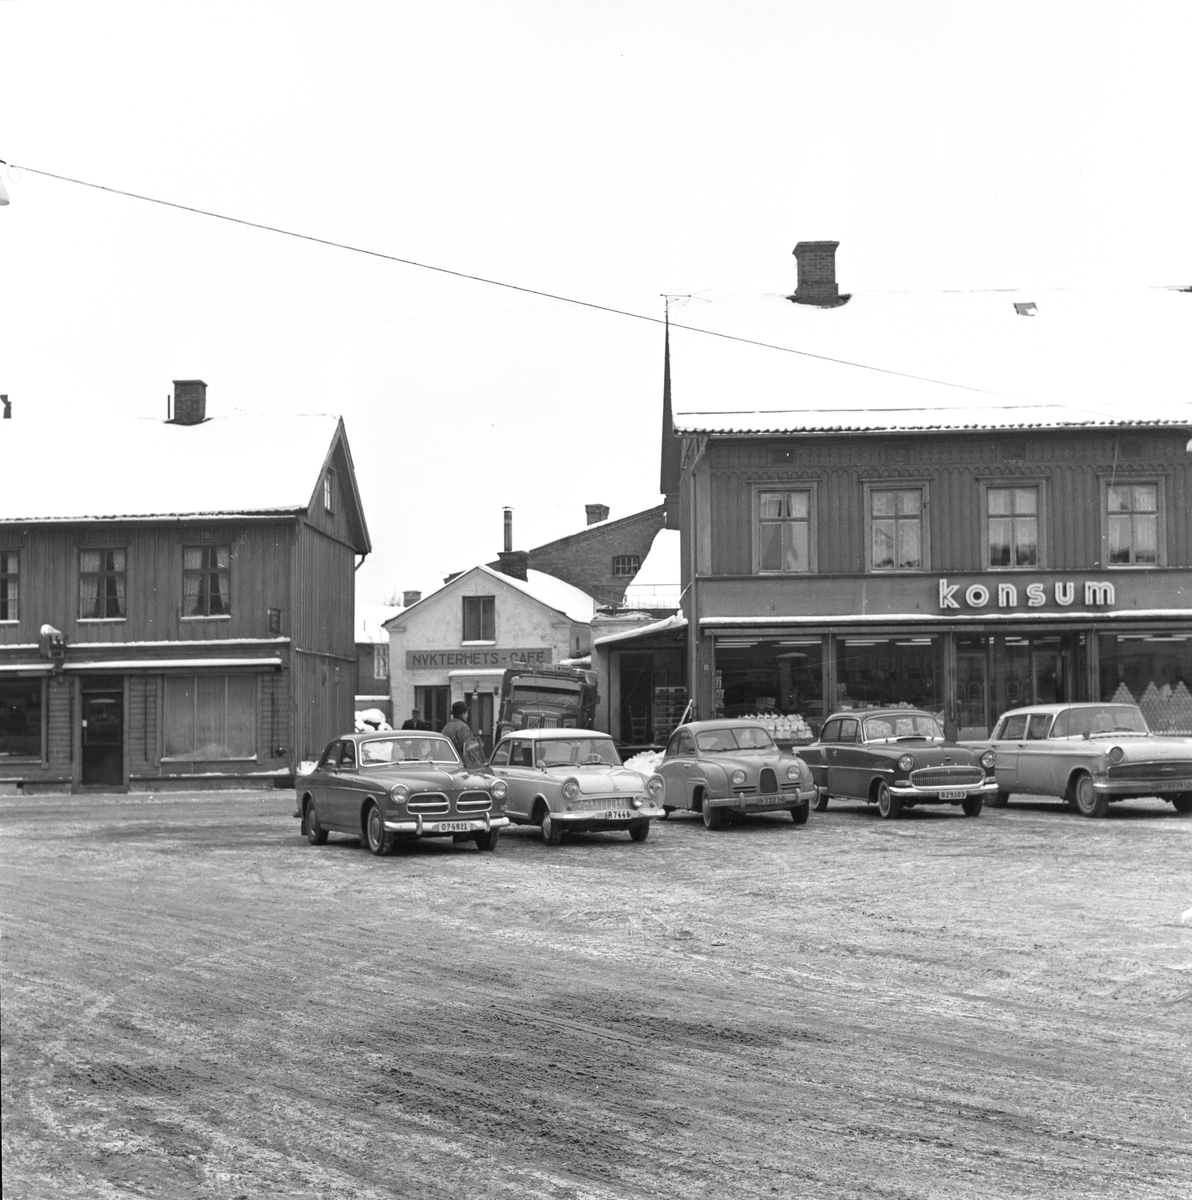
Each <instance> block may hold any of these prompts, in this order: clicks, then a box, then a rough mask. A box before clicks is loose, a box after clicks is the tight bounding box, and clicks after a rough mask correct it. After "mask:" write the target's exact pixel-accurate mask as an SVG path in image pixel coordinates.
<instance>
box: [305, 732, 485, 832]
mask: <svg viewBox="0 0 1192 1200" xmlns="http://www.w3.org/2000/svg"><path fill="white" fill-rule="evenodd" d="M465 748H466V747H465ZM296 786H297V794H298V808H297V810H296V811H295V813H294V816H296V817H299V818H301V820H302V831H303V833H305V834H306V837H307V840H308V841H309V842H310V844H311V845H312V846H321V845H322V844H323V843H324V842H325V841H326V840H327V834H328V833H348V834H352V835H353V836H355V837H358V838H360V841H361V844H362V845H365V846H367V847H368V849H369V850H371V851H372V852H373V854H379V855H384V854H390V853H391V852H392V851H393V849H394V847H395V846H396V844H397V843H398V841H403V840H408V839H412V838H425V837H443V838H448V837H449V838H453V839H455V840H456V841H473V842H475V843H476V845H477V846H479V847H480V849H481V850H495V849H496V848H497V838H498V836H499V835H500V832H501V829H502V828H503V827H504V826H506V825H508V824H509V818H508V817H507V816H506V815H505V794H506V791H507V790H508V789H507V787H506V785H505V783H504V782H503V781H502V780H500V779H494V778H493V777H492V776H490V775H487V774H481V773H479V772H477V771H473V770H470V769H469V768H468V767H465V766H464V764H463V762H461V761H460V757H459V754H457V753H456V749H455V746H454V745H453V744H452V743H451V741H450V740H449V739H447V738H445V737H443V736H442V735H441V734H437V733H381V734H377V733H374V734H364V733H355V734H348V735H345V736H344V737H341V738H337V739H336V740H335V741H334V742H332V743H331V744H330V745H329V746H328V747H327V749H326V750H324V751H323V754H322V757H321V758H320V759H319V761H318V763H317V764H316V766H315V769H314V770H313V771H311V772H310V773H309V774H305V775H299V776H298V779H297V784H296Z"/></svg>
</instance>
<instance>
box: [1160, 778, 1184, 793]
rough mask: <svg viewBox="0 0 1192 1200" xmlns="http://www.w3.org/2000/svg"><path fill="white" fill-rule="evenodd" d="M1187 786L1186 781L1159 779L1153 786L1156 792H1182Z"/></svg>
mask: <svg viewBox="0 0 1192 1200" xmlns="http://www.w3.org/2000/svg"><path fill="white" fill-rule="evenodd" d="M1187 786H1188V781H1187V780H1186V779H1161V780H1159V782H1158V783H1156V784H1155V791H1157V792H1182V791H1183V790H1184V789H1185V788H1186V787H1187Z"/></svg>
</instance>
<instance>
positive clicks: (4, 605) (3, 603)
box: [0, 550, 21, 621]
mask: <svg viewBox="0 0 1192 1200" xmlns="http://www.w3.org/2000/svg"><path fill="white" fill-rule="evenodd" d="M20 599H21V556H20V555H19V554H18V553H17V552H16V551H15V550H0V621H16V620H18V619H19V618H20Z"/></svg>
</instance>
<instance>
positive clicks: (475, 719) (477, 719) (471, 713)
mask: <svg viewBox="0 0 1192 1200" xmlns="http://www.w3.org/2000/svg"><path fill="white" fill-rule="evenodd" d="M467 701H468V724H469V725H471V727H472V732H473V733H474V734H475V735H476V736H477V737H478V738H479V739H480V740H481V741H482V742H483V743H484V757H485V758H487V757H488V756H489V755H490V754H491V753H492V752H493V694H492V692H473V693H472V694H471V695H470V696H468V697H467Z"/></svg>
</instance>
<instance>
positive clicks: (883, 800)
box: [877, 783, 902, 821]
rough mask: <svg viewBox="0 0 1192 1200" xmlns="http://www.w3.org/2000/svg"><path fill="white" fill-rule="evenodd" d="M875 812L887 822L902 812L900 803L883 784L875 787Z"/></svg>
mask: <svg viewBox="0 0 1192 1200" xmlns="http://www.w3.org/2000/svg"><path fill="white" fill-rule="evenodd" d="M877 811H878V812H879V813H881V815H882V816H883V817H884V818H885V819H886V820H887V821H892V820H893V819H894V818H895V817H896V816H898V814H899V813H900V812H902V801H901V800H900V799H899V798H898V797H897V796H895V795H894V794H893V793H892V792H891V791H890V789H889V787H888V786H887V785H886V784H884V783H879V784H878V785H877Z"/></svg>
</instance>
